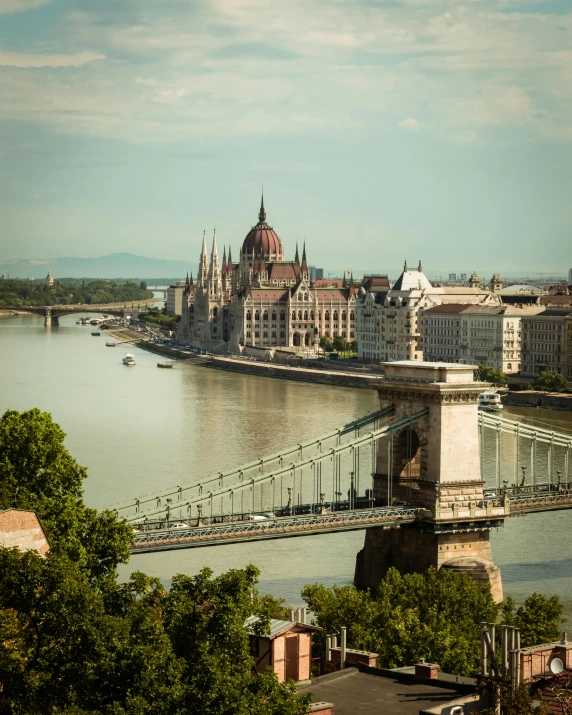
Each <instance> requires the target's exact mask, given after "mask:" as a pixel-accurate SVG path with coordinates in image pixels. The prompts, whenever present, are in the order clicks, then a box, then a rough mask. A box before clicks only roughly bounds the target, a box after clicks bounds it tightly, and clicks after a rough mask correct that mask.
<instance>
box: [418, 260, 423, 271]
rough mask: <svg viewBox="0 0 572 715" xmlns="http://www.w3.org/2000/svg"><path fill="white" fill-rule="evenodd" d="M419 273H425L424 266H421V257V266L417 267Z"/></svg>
mask: <svg viewBox="0 0 572 715" xmlns="http://www.w3.org/2000/svg"><path fill="white" fill-rule="evenodd" d="M417 270H418V271H419V273H423V268H422V267H421V259H420V260H419V267H418V268H417Z"/></svg>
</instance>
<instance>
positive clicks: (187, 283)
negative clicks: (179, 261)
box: [185, 271, 189, 286]
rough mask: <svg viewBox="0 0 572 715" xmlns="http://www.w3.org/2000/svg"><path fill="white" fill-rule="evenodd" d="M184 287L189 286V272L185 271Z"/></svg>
mask: <svg viewBox="0 0 572 715" xmlns="http://www.w3.org/2000/svg"><path fill="white" fill-rule="evenodd" d="M185 285H186V286H188V285H189V271H187V280H186V281H185Z"/></svg>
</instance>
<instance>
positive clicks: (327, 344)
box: [320, 335, 334, 353]
mask: <svg viewBox="0 0 572 715" xmlns="http://www.w3.org/2000/svg"><path fill="white" fill-rule="evenodd" d="M320 347H321V348H322V350H323V351H324V352H326V353H331V352H332V350H333V349H334V346H333V345H332V341H331V340H330V338H329V337H328V336H327V335H322V337H321V338H320Z"/></svg>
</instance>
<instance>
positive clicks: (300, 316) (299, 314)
mask: <svg viewBox="0 0 572 715" xmlns="http://www.w3.org/2000/svg"><path fill="white" fill-rule="evenodd" d="M298 320H302V311H301V310H299V311H298Z"/></svg>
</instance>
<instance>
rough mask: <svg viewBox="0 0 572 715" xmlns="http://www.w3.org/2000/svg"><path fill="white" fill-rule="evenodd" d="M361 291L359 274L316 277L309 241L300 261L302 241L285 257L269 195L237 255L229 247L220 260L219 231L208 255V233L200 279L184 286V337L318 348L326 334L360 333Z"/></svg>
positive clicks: (202, 342)
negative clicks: (269, 215) (328, 282)
mask: <svg viewBox="0 0 572 715" xmlns="http://www.w3.org/2000/svg"><path fill="white" fill-rule="evenodd" d="M344 283H345V282H344ZM356 297H357V287H355V286H354V285H353V281H352V280H350V281H349V282H348V283H347V284H345V285H342V286H322V285H318V284H316V285H315V284H314V282H313V281H312V279H311V276H310V271H309V268H308V263H307V260H306V247H305V245H304V249H303V251H302V259H301V260H300V257H299V253H298V248H297V247H296V254H295V257H294V260H292V261H289V260H286V258H285V253H284V249H283V247H282V242H281V240H280V238H279V237H278V234H277V233H276V232H275V231H274V229H273V228H272V227H271V226H269V225H268V223H267V221H266V211H265V209H264V199H262V202H261V206H260V212H259V214H258V223H257V224H256V225H255V226H253V227H252V229H251V230H250V231H249V232H248V234H247V235H246V238H245V239H244V241H243V243H242V246H241V249H240V252H239V260H238V261H237V262H234V261H233V260H232V255H231V248H230V247H229V249H228V254H227V251H226V247H225V248H224V249H223V257H222V264H221V262H220V260H219V254H218V248H217V242H216V236H214V237H213V242H212V249H211V253H210V257H209V255H208V253H207V248H206V239H205V237H204V235H203V246H202V251H201V256H200V260H199V272H198V275H197V278H196V281H195V282H193V280H192V279H191V280H190V281H189V282H188V283H187V285H186V286H185V290H184V293H183V300H182V319H181V321H180V322H179V327H178V330H177V339H178V340H179V341H180V342H182V343H185V344H189V345H191V346H192V347H197V348H201V349H206V350H211V351H220V352H226V351H228V352H233V353H236V352H240V351H241V350H243V349H244V348H262V349H266V350H270V349H274V348H279V349H284V350H291V351H293V352H302V353H306V354H312V353H315V352H316V351H317V349H318V345H319V341H320V337H321V336H322V335H326V336H328V337H330V338H333V337H334V336H336V335H341V336H343V337H344V338H346V340H348V341H353V340H355V339H356V313H355V305H356Z"/></svg>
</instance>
